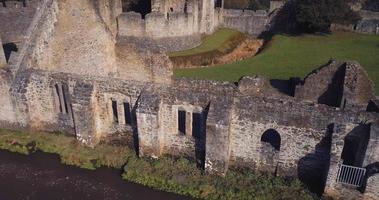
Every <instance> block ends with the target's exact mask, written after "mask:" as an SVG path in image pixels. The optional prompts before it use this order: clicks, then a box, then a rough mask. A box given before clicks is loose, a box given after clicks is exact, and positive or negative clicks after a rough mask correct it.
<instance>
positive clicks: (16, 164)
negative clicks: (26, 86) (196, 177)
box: [0, 150, 191, 200]
mask: <svg viewBox="0 0 379 200" xmlns="http://www.w3.org/2000/svg"><path fill="white" fill-rule="evenodd" d="M120 174H121V170H118V169H113V168H107V167H101V168H98V169H96V170H86V169H81V168H78V167H73V166H68V165H62V164H61V163H60V159H59V156H58V155H56V154H48V153H43V152H40V151H37V152H35V153H32V154H30V155H22V154H18V153H12V152H9V151H5V150H0V199H2V200H25V199H28V200H41V199H47V200H52V199H66V200H70V199H73V200H76V199H80V200H94V199H96V200H97V199H103V200H146V199H152V198H151V197H154V200H191V198H190V197H184V196H180V195H176V194H172V193H168V192H162V191H158V190H153V189H150V188H148V187H145V186H142V185H139V184H134V183H131V182H127V181H124V180H122V179H121V177H120Z"/></svg>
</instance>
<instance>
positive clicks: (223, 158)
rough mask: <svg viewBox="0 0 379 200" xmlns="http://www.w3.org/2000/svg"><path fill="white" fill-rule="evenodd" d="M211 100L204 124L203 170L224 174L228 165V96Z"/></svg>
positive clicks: (229, 107)
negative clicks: (205, 123)
mask: <svg viewBox="0 0 379 200" xmlns="http://www.w3.org/2000/svg"><path fill="white" fill-rule="evenodd" d="M223 98H224V97H223ZM225 98H226V99H225V100H222V99H221V98H218V99H214V100H212V104H211V106H210V110H209V113H208V119H207V125H206V145H205V153H206V155H205V170H206V171H207V172H209V173H212V174H218V175H225V173H226V172H227V170H228V165H229V157H230V150H229V142H230V141H229V139H230V137H229V134H230V130H229V129H230V113H231V107H232V106H231V105H232V104H231V102H232V99H231V98H230V97H225Z"/></svg>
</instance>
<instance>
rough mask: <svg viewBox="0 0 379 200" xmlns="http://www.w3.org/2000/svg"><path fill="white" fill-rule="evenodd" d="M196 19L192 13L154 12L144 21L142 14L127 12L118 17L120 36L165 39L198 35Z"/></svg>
mask: <svg viewBox="0 0 379 200" xmlns="http://www.w3.org/2000/svg"><path fill="white" fill-rule="evenodd" d="M195 20H196V18H195V17H194V15H192V14H191V13H188V14H185V13H168V14H167V15H164V14H161V13H157V12H152V13H149V14H147V15H146V16H145V19H142V16H141V14H140V13H136V12H127V13H122V14H121V15H120V16H119V17H118V30H119V31H118V34H119V35H120V36H134V37H150V38H154V39H157V38H165V37H179V36H189V35H193V34H197V33H198V31H197V30H198V26H197V22H196V21H195Z"/></svg>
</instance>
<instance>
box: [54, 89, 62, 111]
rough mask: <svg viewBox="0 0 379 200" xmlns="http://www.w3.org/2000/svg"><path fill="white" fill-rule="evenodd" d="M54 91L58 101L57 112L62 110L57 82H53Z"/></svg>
mask: <svg viewBox="0 0 379 200" xmlns="http://www.w3.org/2000/svg"><path fill="white" fill-rule="evenodd" d="M55 92H56V95H57V98H58V102H59V112H62V102H61V95H60V93H59V85H58V84H55Z"/></svg>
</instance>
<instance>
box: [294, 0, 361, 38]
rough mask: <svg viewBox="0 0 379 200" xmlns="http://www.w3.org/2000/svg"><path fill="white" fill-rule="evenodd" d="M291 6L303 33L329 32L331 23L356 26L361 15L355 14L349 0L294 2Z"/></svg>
mask: <svg viewBox="0 0 379 200" xmlns="http://www.w3.org/2000/svg"><path fill="white" fill-rule="evenodd" d="M289 5H292V6H294V7H295V8H294V9H290V10H292V11H294V12H296V13H295V21H296V23H297V25H298V26H299V28H300V30H301V31H303V32H329V28H330V25H331V23H339V24H354V23H356V22H357V21H358V20H359V18H360V17H359V15H358V14H357V13H355V12H353V11H352V10H351V8H350V6H349V5H348V0H293V1H292V2H290V3H289Z"/></svg>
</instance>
